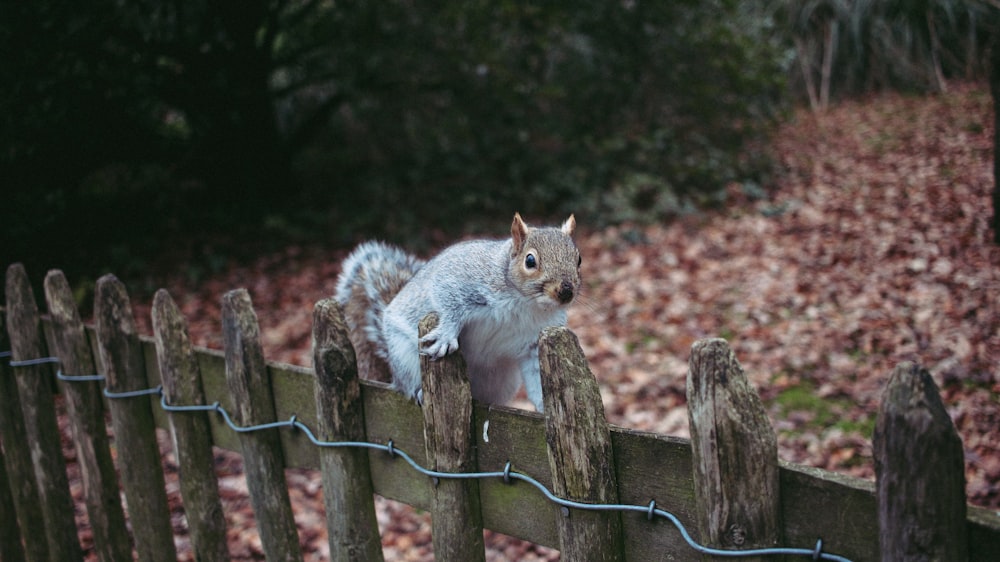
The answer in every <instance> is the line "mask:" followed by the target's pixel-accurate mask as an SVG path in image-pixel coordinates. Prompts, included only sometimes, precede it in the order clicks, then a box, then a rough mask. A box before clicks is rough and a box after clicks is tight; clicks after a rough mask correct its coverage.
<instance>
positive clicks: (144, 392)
mask: <svg viewBox="0 0 1000 562" xmlns="http://www.w3.org/2000/svg"><path fill="white" fill-rule="evenodd" d="M153 394H160V395H162V394H163V386H161V385H157V386H155V387H153V388H143V389H141V390H126V391H124V392H112V391H110V390H108V387H104V396H106V397H108V398H111V399H116V398H135V397H137V396H151V395H153Z"/></svg>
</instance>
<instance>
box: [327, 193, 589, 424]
mask: <svg viewBox="0 0 1000 562" xmlns="http://www.w3.org/2000/svg"><path fill="white" fill-rule="evenodd" d="M575 227H576V219H575V218H574V217H573V216H572V215H570V217H569V218H568V219H566V222H564V223H563V224H562V226H560V227H558V228H557V227H538V228H532V227H529V226H528V225H527V224H525V222H524V221H523V220H522V219H521V215H520V214H517V213H515V214H514V222H513V223H512V224H511V229H510V230H511V237H510V238H509V239H506V240H470V241H467V242H460V243H458V244H455V245H453V246H449V247H448V248H445V249H444V250H443V251H442V252H441V253H440V254H438V255H437V256H435V257H434V258H432V259H431V260H430V261H426V262H425V261H423V260H420V259H418V258H416V257H414V256H411V255H409V254H407V253H405V252H404V251H402V250H401V249H399V248H396V247H394V246H389V245H387V244H384V243H381V242H365V243H362V244H361V245H359V246H358V247H357V248H355V249H354V251H353V252H351V254H350V255H349V256H348V257H347V259H346V260H344V263H343V267H342V270H341V273H340V276H339V278H338V279H337V289H336V295H335V298H336V300H337V301H338V302H339V303H340V304H341V306H343V307H344V314H345V317H346V320H347V324H348V328H349V331H350V337H351V342H352V344H353V345H354V347H355V350H356V352H357V357H358V366H359V371H360V374H361V376H362V377H365V378H374V379H379V378H382V377H380V374H381V373H391V384H392V386H393V388H395V389H396V390H399V391H400V392H402V393H403V394H405V395H407V396H409V397H411V398H415V399H416V400H417V401H418V402H419V401H421V400H422V390H421V380H420V354H424V355H427V356H429V357H431V358H432V359H439V358H441V357H444V356H445V355H448V354H449V353H452V352H454V351H456V350H457V349H459V345H460V344H461V349H462V355H463V356H464V358H465V361H466V364H467V366H468V376H469V383H470V386H471V387H472V397H473V398H474V399H476V400H479V401H481V402H486V403H490V404H503V403H506V402H508V401H510V400H511V399H512V398H513V397H514V395H515V394H516V393H517V390H518V389H519V388H520V386H521V383H522V382H523V383H524V385H525V389H526V390H527V394H528V399H529V400H531V402H532V404H534V406H535V408H536V409H537V410H538V411H539V412H541V411H542V385H541V376H540V373H539V365H538V336H539V334H540V332H541V330H542V328H545V327H548V326H564V325H565V324H566V308H567V307H568V306H569V305H570V303H572V302H573V300H574V299H575V298H576V296H577V294H578V293H579V291H580V261H581V260H580V251H579V250H578V249H577V247H576V244H575V243H574V242H573V239H572V238H571V235H572V233H573V229H574V228H575ZM431 312H436V313H437V314H438V317H439V319H438V325H437V327H436V328H435V329H434V330H432V331H431V332H430V333H428V334H427V335H426V336H424V337H423V338H420V339H419V342H418V336H417V324H418V322H420V320H421V319H422V318H423V317H424V316H426V315H427V314H429V313H431ZM382 380H385V379H384V378H382Z"/></svg>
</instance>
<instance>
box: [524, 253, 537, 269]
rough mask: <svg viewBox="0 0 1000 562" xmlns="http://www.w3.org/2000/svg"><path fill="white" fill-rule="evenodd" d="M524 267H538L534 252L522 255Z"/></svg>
mask: <svg viewBox="0 0 1000 562" xmlns="http://www.w3.org/2000/svg"><path fill="white" fill-rule="evenodd" d="M524 267H526V268H528V269H535V268H536V267H538V260H536V259H535V255H534V254H528V255H526V256H524Z"/></svg>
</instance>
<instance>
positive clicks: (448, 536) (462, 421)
mask: <svg viewBox="0 0 1000 562" xmlns="http://www.w3.org/2000/svg"><path fill="white" fill-rule="evenodd" d="M437 323H438V317H437V315H436V314H430V315H428V316H427V317H425V318H424V319H423V320H421V321H420V324H419V327H418V334H419V337H423V336H424V335H426V334H427V333H428V332H430V331H431V330H433V329H434V328H435V327H436V326H437ZM420 372H421V379H422V380H421V383H422V388H423V393H424V394H423V408H422V411H423V414H424V446H425V449H426V453H427V461H428V462H429V463H430V468H431V469H432V470H436V471H438V472H474V471H475V470H476V453H475V449H474V448H473V443H474V440H473V437H472V393H471V390H470V387H469V379H468V377H467V376H466V374H465V372H466V367H465V359H464V358H463V357H462V354H461V353H452V354H451V355H449V356H447V357H443V358H441V359H440V360H438V361H431V360H430V359H429V358H428V357H427V356H424V355H421V356H420ZM431 521H432V525H433V526H432V533H433V535H432V540H433V544H434V557H435V558H437V559H440V560H469V561H473V560H484V559H485V558H486V548H485V545H484V543H483V514H482V509H481V504H480V501H479V482H478V481H477V480H472V479H462V480H456V479H448V478H444V479H439V480H437V481H436V482H435V485H434V490H433V491H432V493H431Z"/></svg>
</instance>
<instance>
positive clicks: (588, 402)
mask: <svg viewBox="0 0 1000 562" xmlns="http://www.w3.org/2000/svg"><path fill="white" fill-rule="evenodd" d="M538 351H539V360H540V367H541V372H542V395H543V399H544V403H545V436H546V441H547V443H548V456H549V467H550V469H551V473H552V491H553V492H554V493H555V494H556V495H557V496H559V497H561V498H566V499H569V500H574V501H578V502H583V503H618V483H617V478H616V474H615V463H614V451H613V449H612V446H611V432H610V429H609V427H608V422H607V418H606V417H605V415H604V404H603V403H602V402H601V393H600V389H599V388H598V385H597V379H595V378H594V375H593V374H592V373H591V372H590V367H589V366H588V365H587V359H586V358H585V357H584V355H583V350H582V349H581V348H580V342H579V340H577V338H576V335H575V334H573V332H571V331H570V330H568V329H567V328H563V327H557V328H545V329H544V330H542V334H541V337H540V338H539V342H538ZM560 512H562V510H560ZM562 513H564V516H563V517H560V518H559V523H558V526H559V545H560V548H559V550H560V551H561V552H562V555H563V556H564V557H565V558H566V559H567V560H595V561H596V560H623V559H624V556H625V550H624V547H623V539H622V523H621V514H620V513H619V512H615V511H604V512H599V511H584V510H579V509H570V510H568V511H567V512H562Z"/></svg>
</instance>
